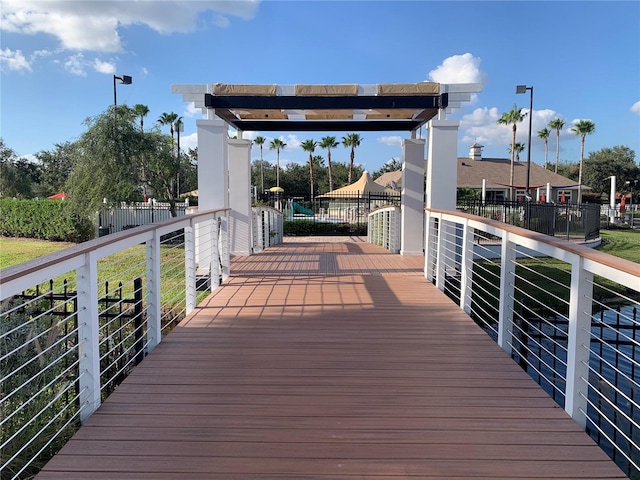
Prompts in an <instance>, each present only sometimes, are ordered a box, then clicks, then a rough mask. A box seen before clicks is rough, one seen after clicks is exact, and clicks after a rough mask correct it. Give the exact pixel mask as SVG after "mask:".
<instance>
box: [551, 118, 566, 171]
mask: <svg viewBox="0 0 640 480" xmlns="http://www.w3.org/2000/svg"><path fill="white" fill-rule="evenodd" d="M549 127H551V128H553V129H554V130H555V131H556V169H555V172H556V173H558V162H559V161H560V130H562V129H563V128H564V120H562V119H561V118H556V119H554V120H551V121H550V122H549Z"/></svg>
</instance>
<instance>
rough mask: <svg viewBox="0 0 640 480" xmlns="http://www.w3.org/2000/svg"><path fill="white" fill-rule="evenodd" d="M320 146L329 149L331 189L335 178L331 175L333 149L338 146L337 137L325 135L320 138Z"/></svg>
mask: <svg viewBox="0 0 640 480" xmlns="http://www.w3.org/2000/svg"><path fill="white" fill-rule="evenodd" d="M319 146H320V148H324V149H325V150H326V151H327V167H328V168H329V191H330V192H331V191H332V190H333V178H332V176H331V149H332V148H336V147H337V146H338V142H336V137H324V138H323V139H322V140H320V145H319Z"/></svg>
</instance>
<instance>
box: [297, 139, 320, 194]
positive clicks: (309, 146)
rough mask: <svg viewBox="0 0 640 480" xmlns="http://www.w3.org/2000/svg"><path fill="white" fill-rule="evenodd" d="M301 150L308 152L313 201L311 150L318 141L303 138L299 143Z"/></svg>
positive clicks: (313, 149)
mask: <svg viewBox="0 0 640 480" xmlns="http://www.w3.org/2000/svg"><path fill="white" fill-rule="evenodd" d="M300 146H301V147H302V150H304V151H305V152H309V184H310V185H311V197H310V198H311V201H313V152H314V151H315V149H316V147H317V146H318V142H316V141H315V140H313V139H309V140H305V141H304V142H302V143H301V144H300Z"/></svg>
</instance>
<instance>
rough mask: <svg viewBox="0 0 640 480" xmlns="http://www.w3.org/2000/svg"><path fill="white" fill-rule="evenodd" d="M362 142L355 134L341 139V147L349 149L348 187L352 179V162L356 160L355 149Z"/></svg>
mask: <svg viewBox="0 0 640 480" xmlns="http://www.w3.org/2000/svg"><path fill="white" fill-rule="evenodd" d="M362 140H364V139H363V138H362V137H361V136H360V135H358V134H357V133H350V134H349V135H347V136H346V137H342V145H344V146H345V147H347V148H349V147H351V161H350V162H349V180H348V181H349V185H351V182H352V180H353V179H352V177H353V160H354V159H355V158H356V147H359V146H360V142H362Z"/></svg>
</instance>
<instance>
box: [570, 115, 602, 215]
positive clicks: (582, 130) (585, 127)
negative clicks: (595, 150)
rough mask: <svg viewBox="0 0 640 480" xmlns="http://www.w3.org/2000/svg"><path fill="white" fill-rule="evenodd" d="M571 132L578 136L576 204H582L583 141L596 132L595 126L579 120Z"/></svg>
mask: <svg viewBox="0 0 640 480" xmlns="http://www.w3.org/2000/svg"><path fill="white" fill-rule="evenodd" d="M571 131H572V132H573V133H575V134H576V135H578V136H580V137H581V139H580V169H579V170H578V203H582V165H583V164H584V139H585V137H586V136H587V135H591V134H592V133H593V132H595V131H596V124H595V123H593V122H592V121H591V120H580V121H579V122H578V123H576V124H575V125H574V126H573V127H572V128H571Z"/></svg>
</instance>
